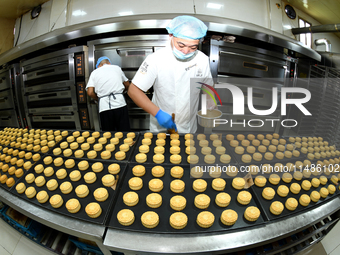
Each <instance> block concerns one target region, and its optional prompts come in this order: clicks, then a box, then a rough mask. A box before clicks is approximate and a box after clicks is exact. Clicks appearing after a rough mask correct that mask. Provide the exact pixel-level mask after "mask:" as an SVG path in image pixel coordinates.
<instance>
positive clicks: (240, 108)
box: [200, 83, 312, 127]
mask: <svg viewBox="0 0 340 255" xmlns="http://www.w3.org/2000/svg"><path fill="white" fill-rule="evenodd" d="M200 84H202V85H203V86H206V87H207V88H209V89H210V90H211V91H213V93H214V94H215V95H216V96H217V98H218V99H219V101H220V104H221V105H222V101H221V98H220V96H219V94H218V93H217V92H216V90H215V89H228V90H229V91H230V92H231V95H232V99H233V100H232V101H233V104H232V107H233V115H237V116H242V115H245V96H244V93H243V91H242V90H241V89H240V88H239V87H237V86H235V85H232V84H228V83H219V84H216V85H215V88H213V87H212V86H209V85H207V84H204V83H200ZM200 89H201V90H203V91H204V92H206V93H202V95H201V102H202V110H201V111H202V115H206V114H207V94H208V95H209V96H210V97H211V98H212V99H213V100H214V102H215V104H216V105H217V102H216V100H215V97H214V96H213V94H212V93H211V92H210V91H208V90H207V89H205V88H200ZM271 90H272V105H271V107H270V108H269V109H266V110H263V109H256V108H255V107H254V101H253V87H248V88H247V106H248V110H249V111H250V112H251V113H252V114H254V115H256V116H267V115H271V114H273V113H274V112H275V111H276V110H277V107H278V101H279V98H280V101H281V102H280V103H281V105H280V106H281V107H280V108H281V116H286V115H287V111H286V106H287V105H295V106H296V107H297V108H298V109H299V110H300V111H301V112H302V113H303V114H304V115H305V116H311V115H312V114H311V113H310V112H309V111H308V110H307V109H306V107H305V106H304V105H303V104H305V103H307V102H308V101H309V100H310V99H311V93H310V92H309V90H307V89H304V88H298V87H282V88H281V96H279V92H278V88H277V87H273V88H271ZM291 93H299V94H302V95H304V97H302V98H289V97H287V95H288V94H291ZM265 121H269V122H271V123H272V127H274V123H275V121H281V125H282V126H283V127H295V126H296V125H297V124H298V122H297V121H296V120H294V119H281V120H280V119H279V118H268V119H265V120H263V119H250V120H247V121H246V120H245V119H244V120H243V121H242V122H233V120H232V119H231V120H227V119H214V127H215V126H217V125H224V124H228V123H229V124H230V125H231V127H232V126H233V125H243V127H245V126H246V125H248V126H249V127H262V126H263V125H264V122H265ZM292 122H293V123H294V124H290V125H288V123H292Z"/></svg>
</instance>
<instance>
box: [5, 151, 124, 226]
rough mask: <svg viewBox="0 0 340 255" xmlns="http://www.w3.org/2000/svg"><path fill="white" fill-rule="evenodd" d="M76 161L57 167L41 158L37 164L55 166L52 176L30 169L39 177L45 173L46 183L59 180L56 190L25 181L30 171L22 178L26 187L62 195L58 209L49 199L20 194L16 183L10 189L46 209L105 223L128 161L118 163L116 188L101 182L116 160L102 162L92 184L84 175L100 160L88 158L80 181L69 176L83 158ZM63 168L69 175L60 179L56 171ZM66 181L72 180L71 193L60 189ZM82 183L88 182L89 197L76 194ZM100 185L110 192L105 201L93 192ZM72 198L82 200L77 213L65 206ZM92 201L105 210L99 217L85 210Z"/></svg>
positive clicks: (49, 193)
mask: <svg viewBox="0 0 340 255" xmlns="http://www.w3.org/2000/svg"><path fill="white" fill-rule="evenodd" d="M55 158H57V157H52V159H53V160H54V159H55ZM62 158H63V160H64V162H65V161H66V160H67V159H68V158H64V157H62ZM74 161H75V166H74V167H73V168H66V167H65V165H64V164H62V165H61V166H59V167H56V166H55V165H54V164H53V161H52V163H51V164H49V165H46V164H44V162H43V159H42V160H40V161H39V162H37V164H42V165H43V166H44V168H46V167H49V166H51V167H53V169H54V174H53V175H52V176H50V177H46V176H44V174H43V172H42V173H41V174H37V173H35V171H34V168H33V169H32V168H31V171H30V172H31V173H33V174H34V175H35V177H38V176H40V175H43V176H44V177H45V180H46V183H47V182H48V181H49V180H51V179H56V180H57V182H58V188H57V189H56V190H54V191H49V190H48V189H47V187H46V184H45V185H43V186H42V187H37V186H36V185H35V183H34V182H33V183H31V184H28V183H26V181H25V179H24V178H25V177H26V175H27V174H28V173H26V174H25V175H24V176H23V179H22V180H21V181H22V182H24V183H25V185H26V188H28V187H30V186H33V187H34V188H35V189H36V191H37V194H38V192H39V191H41V190H45V191H46V192H47V193H48V195H49V197H51V196H53V195H55V194H59V195H61V196H62V198H63V200H64V203H63V205H62V206H61V207H60V208H57V209H56V208H53V207H52V206H51V205H50V203H49V202H48V201H47V202H46V203H44V204H41V203H39V202H38V200H37V199H36V198H32V199H29V198H27V196H26V195H25V193H23V194H18V193H17V191H16V189H15V187H16V185H15V186H13V187H12V189H11V190H10V192H11V193H13V194H15V195H16V196H19V197H20V198H22V199H25V200H26V201H29V202H31V203H34V204H35V205H38V206H41V207H43V208H45V209H48V210H50V211H53V212H56V213H59V214H62V215H66V216H70V217H73V218H76V219H80V220H84V221H88V222H92V223H97V224H105V221H106V219H107V217H108V214H109V212H110V207H111V206H112V203H113V201H114V197H115V196H116V194H117V191H116V190H117V188H118V187H119V185H120V183H121V182H122V178H121V177H122V176H123V175H124V171H125V168H126V163H123V162H120V163H118V164H119V165H120V172H119V173H118V174H116V175H115V178H116V179H117V176H118V185H117V188H116V190H113V189H112V188H111V187H105V186H104V185H103V184H102V182H101V178H102V177H103V176H104V175H105V174H109V171H108V166H109V165H110V164H112V163H116V162H109V161H107V162H101V163H103V166H104V169H103V170H102V171H101V172H100V173H96V176H97V180H96V181H95V182H94V183H92V184H87V183H86V182H85V181H84V178H83V177H84V175H85V174H86V173H87V172H89V171H92V169H91V166H92V164H94V163H95V162H98V161H96V160H87V161H88V162H89V165H90V166H89V168H88V169H87V170H84V171H81V170H79V171H80V173H81V175H82V177H81V178H80V180H79V181H76V182H73V181H71V180H70V178H69V173H70V172H72V171H73V170H78V167H77V165H78V163H79V162H80V161H82V160H81V159H74ZM62 168H64V169H65V170H66V171H67V173H68V175H67V177H66V178H64V179H62V180H59V179H58V178H57V177H56V172H57V170H58V169H62ZM64 181H69V182H71V184H72V186H73V189H72V191H71V193H69V194H63V193H62V192H61V191H60V184H61V183H62V182H64ZM81 184H86V185H87V186H88V188H89V195H88V196H87V197H85V198H79V197H78V196H77V195H76V193H75V189H76V187H77V186H78V185H81ZM99 187H104V188H106V189H107V190H108V192H109V198H108V199H107V200H106V201H104V202H98V201H96V200H95V198H94V196H93V192H94V191H95V190H96V189H97V188H99ZM71 198H76V199H78V200H79V202H80V204H81V209H80V211H79V212H77V213H75V214H73V213H69V212H68V211H67V209H66V206H65V205H66V202H67V201H68V200H69V199H71ZM91 202H97V203H99V204H100V206H101V208H102V210H103V211H102V214H101V215H100V216H99V217H98V218H90V217H89V216H88V215H87V214H86V212H85V207H86V205H87V204H89V203H91Z"/></svg>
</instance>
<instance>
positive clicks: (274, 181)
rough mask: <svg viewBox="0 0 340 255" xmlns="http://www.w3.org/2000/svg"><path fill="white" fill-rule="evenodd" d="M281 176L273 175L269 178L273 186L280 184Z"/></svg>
mask: <svg viewBox="0 0 340 255" xmlns="http://www.w3.org/2000/svg"><path fill="white" fill-rule="evenodd" d="M280 179H281V178H280V176H279V175H277V174H271V175H270V177H269V182H270V183H271V184H273V185H277V184H279V182H280Z"/></svg>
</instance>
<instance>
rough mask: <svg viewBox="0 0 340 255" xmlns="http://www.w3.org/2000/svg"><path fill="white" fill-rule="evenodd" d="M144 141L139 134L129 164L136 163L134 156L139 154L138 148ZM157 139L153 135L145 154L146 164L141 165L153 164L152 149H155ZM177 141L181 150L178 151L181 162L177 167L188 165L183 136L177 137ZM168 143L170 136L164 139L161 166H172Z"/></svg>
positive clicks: (142, 135)
mask: <svg viewBox="0 0 340 255" xmlns="http://www.w3.org/2000/svg"><path fill="white" fill-rule="evenodd" d="M143 139H144V134H141V135H140V137H139V139H138V140H137V142H136V149H135V151H134V153H133V156H132V158H131V162H133V163H137V161H136V155H137V154H138V153H140V152H139V146H141V145H142V140H143ZM157 139H158V138H157V134H153V137H152V139H151V144H150V145H149V152H148V153H146V162H145V163H143V164H155V163H154V162H153V155H155V153H154V149H155V147H156V146H157V145H156V140H157ZM179 140H180V146H179V147H180V149H181V151H180V154H179V155H180V156H181V157H182V161H181V163H180V164H179V165H187V164H189V163H188V161H187V157H188V154H186V153H185V148H186V146H185V139H184V136H183V135H180V137H179ZM170 141H171V139H170V136H169V135H167V136H166V138H165V145H164V146H163V147H164V154H163V155H164V162H163V164H171V165H173V164H172V163H171V162H170V156H171V155H172V154H170V147H171V146H170Z"/></svg>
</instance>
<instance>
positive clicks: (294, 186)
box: [290, 183, 301, 194]
mask: <svg viewBox="0 0 340 255" xmlns="http://www.w3.org/2000/svg"><path fill="white" fill-rule="evenodd" d="M300 190H301V186H300V184H298V183H292V184H291V185H290V192H292V193H293V194H299V193H300Z"/></svg>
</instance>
